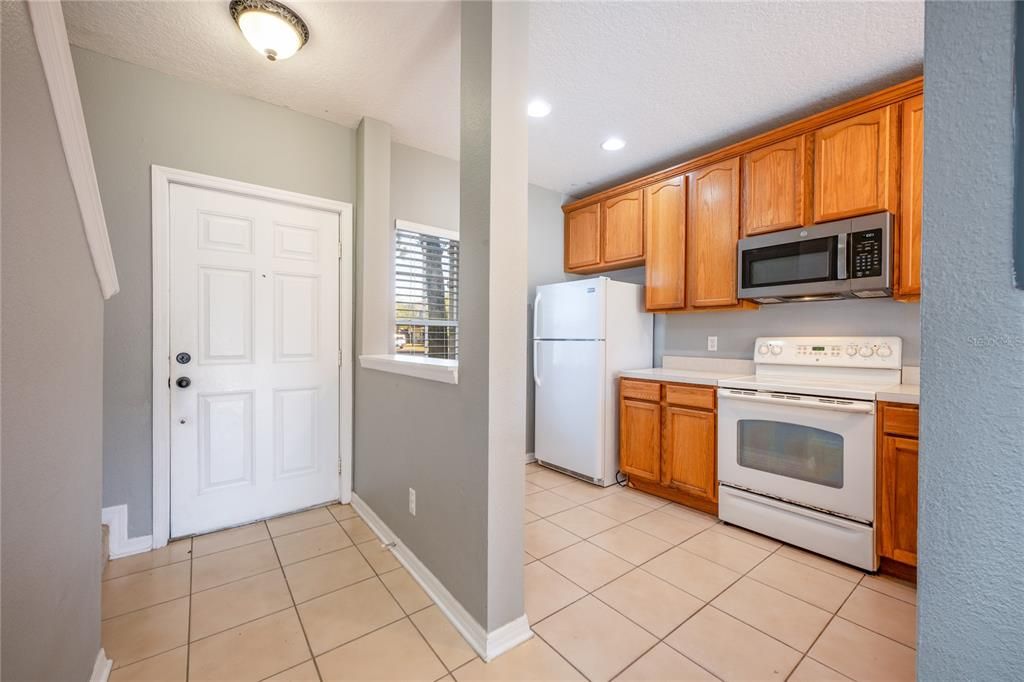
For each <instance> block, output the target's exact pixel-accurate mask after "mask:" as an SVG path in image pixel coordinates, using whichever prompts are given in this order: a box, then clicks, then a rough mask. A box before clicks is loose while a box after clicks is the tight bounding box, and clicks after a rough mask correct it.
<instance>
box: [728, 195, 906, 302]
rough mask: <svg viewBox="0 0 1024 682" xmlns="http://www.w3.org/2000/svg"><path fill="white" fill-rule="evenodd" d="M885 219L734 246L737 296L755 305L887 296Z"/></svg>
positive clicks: (888, 232)
mask: <svg viewBox="0 0 1024 682" xmlns="http://www.w3.org/2000/svg"><path fill="white" fill-rule="evenodd" d="M892 223H893V217H892V214H891V213H875V214H872V215H867V216H861V217H859V218H848V219H846V220H836V221H834V222H830V223H822V224H820V225H811V226H808V227H797V228H794V229H791V230H783V231H781V232H773V233H771V234H765V235H760V236H757V237H748V238H746V239H741V240H740V242H739V254H738V257H737V259H736V265H737V270H738V272H737V277H736V286H737V295H738V296H739V297H740V298H746V299H751V300H753V301H757V302H758V303H789V302H792V301H828V300H834V299H841V298H881V297H885V296H891V295H892Z"/></svg>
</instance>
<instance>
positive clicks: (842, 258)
mask: <svg viewBox="0 0 1024 682" xmlns="http://www.w3.org/2000/svg"><path fill="white" fill-rule="evenodd" d="M849 241H850V235H849V234H841V235H838V236H837V237H836V279H839V280H842V279H848V278H849V277H850V269H849V261H848V260H847V257H846V245H847V244H848V243H849Z"/></svg>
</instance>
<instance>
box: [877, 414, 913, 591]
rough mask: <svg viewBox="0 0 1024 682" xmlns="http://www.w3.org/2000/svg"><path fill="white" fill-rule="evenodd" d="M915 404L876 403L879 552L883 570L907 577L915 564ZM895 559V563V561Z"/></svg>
mask: <svg viewBox="0 0 1024 682" xmlns="http://www.w3.org/2000/svg"><path fill="white" fill-rule="evenodd" d="M917 433H918V408H917V406H916V405H898V404H894V403H879V405H878V434H879V435H878V446H877V449H878V461H877V470H878V471H877V476H878V480H877V484H876V488H877V491H878V493H877V509H876V512H875V519H876V533H877V542H878V555H879V556H880V557H882V560H883V562H882V563H883V565H882V569H883V570H887V569H888V570H889V572H895V573H899V574H902V575H904V577H909V576H908V575H907V574H912V573H913V571H912V570H911V569H909V568H904V569H903V570H901V567H916V566H917V460H918V440H917ZM893 562H895V565H894V563H893Z"/></svg>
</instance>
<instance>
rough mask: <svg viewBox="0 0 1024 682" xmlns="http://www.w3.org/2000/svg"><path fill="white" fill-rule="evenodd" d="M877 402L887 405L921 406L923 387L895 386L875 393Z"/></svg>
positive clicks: (913, 385)
mask: <svg viewBox="0 0 1024 682" xmlns="http://www.w3.org/2000/svg"><path fill="white" fill-rule="evenodd" d="M875 400H878V401H879V402H886V403H905V404H907V405H920V404H921V386H920V385H918V384H895V385H893V386H888V387H886V388H883V389H882V390H880V391H876V392H875Z"/></svg>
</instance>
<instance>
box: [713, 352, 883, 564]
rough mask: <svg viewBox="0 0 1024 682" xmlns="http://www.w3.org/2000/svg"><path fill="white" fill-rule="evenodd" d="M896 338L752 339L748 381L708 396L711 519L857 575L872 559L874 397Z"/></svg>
mask: <svg viewBox="0 0 1024 682" xmlns="http://www.w3.org/2000/svg"><path fill="white" fill-rule="evenodd" d="M902 354H903V344H902V340H901V339H900V338H899V337H892V336H890V337H845V336H844V337H835V336H833V337H779V338H759V339H757V341H756V342H755V345H754V362H755V374H754V375H753V376H749V377H738V378H735V379H723V380H722V381H720V382H719V389H718V478H719V481H720V485H719V497H718V514H719V516H720V517H721V518H722V520H724V521H727V522H729V523H733V524H735V525H737V526H742V527H744V528H749V529H750V530H753V531H756V532H758V533H762V534H764V535H768V536H771V537H774V538H776V539H779V540H783V541H785V542H788V543H790V544H793V545H797V546H799V547H803V548H805V549H809V550H811V551H813V552H817V553H819V554H823V555H825V556H829V557H832V558H834V559H837V560H839V561H843V562H845V563H848V564H852V565H854V566H859V567H860V568H864V569H867V570H869V571H874V570H875V569H876V568H877V567H878V558H877V555H876V553H875V536H874V519H875V393H876V392H877V391H878V390H881V389H883V388H885V387H887V386H892V385H893V384H898V383H900V379H901V374H902V366H903V362H902Z"/></svg>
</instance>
